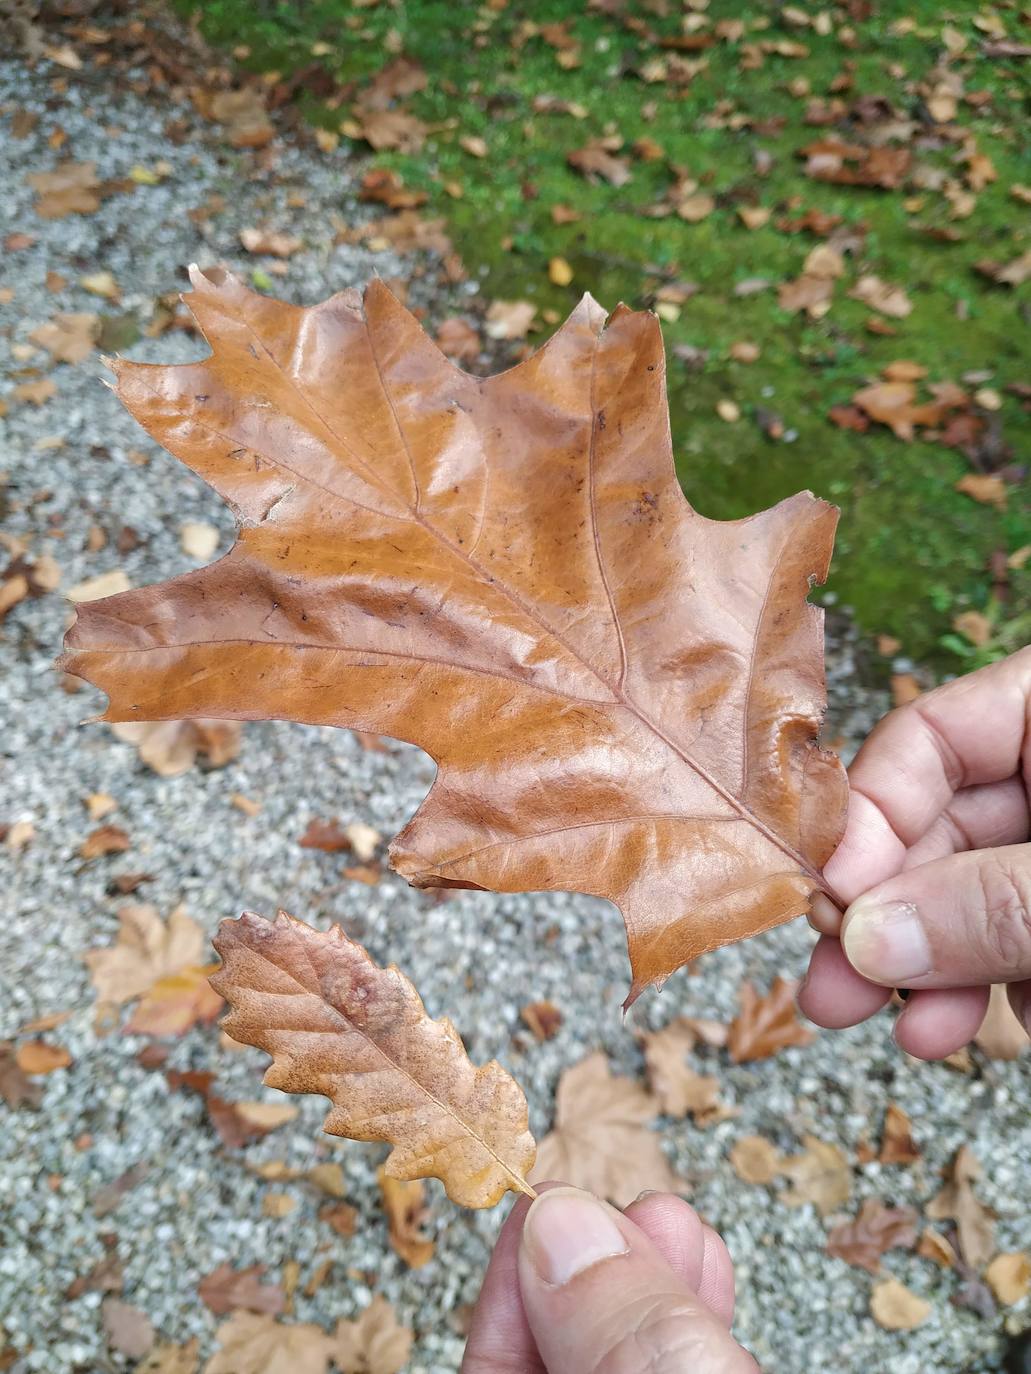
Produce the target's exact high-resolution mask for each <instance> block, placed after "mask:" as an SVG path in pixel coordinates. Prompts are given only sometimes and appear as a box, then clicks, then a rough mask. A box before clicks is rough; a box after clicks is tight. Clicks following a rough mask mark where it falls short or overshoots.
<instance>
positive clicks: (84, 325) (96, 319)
mask: <svg viewBox="0 0 1031 1374" xmlns="http://www.w3.org/2000/svg"><path fill="white" fill-rule="evenodd" d="M99 330H100V316H99V315H91V314H89V313H81V314H74V315H55V316H54V318H53V319H52V320H49V321H48V322H47V323H46V324H41V325H38V326H37V327H36V328H35V329H34V330H33V331H32V332H31V334H30V335H29V338H30V339H31V340H32V342H33V343H35V344H39V346H40V348H45V349H46V351H47V352H48V353H49V354H50V356H51V357H52V358H53V359H54V361H55V362H58V363H81V362H84V361H85V359H86V358H88V357H89V355H90V354H91V353H92V352H93V349H94V347H95V345H96V341H97V334H98V333H99Z"/></svg>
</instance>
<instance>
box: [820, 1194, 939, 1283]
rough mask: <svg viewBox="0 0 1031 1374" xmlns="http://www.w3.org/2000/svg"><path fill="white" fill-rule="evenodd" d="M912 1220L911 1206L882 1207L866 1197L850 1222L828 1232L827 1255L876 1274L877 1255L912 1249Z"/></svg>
mask: <svg viewBox="0 0 1031 1374" xmlns="http://www.w3.org/2000/svg"><path fill="white" fill-rule="evenodd" d="M916 1221H917V1214H916V1209H915V1208H913V1207H886V1206H885V1205H884V1203H883V1202H879V1201H878V1200H877V1199H876V1198H867V1199H866V1201H865V1202H864V1203H863V1205H862V1207H861V1208H860V1209H859V1215H858V1216H857V1217H856V1218H855V1220H854V1221H846V1222H843V1223H842V1224H841V1225H840V1226H835V1227H834V1228H833V1229H832V1230H831V1233H830V1235H829V1236H828V1237H827V1253H828V1255H835V1256H836V1257H837V1258H838V1259H843V1260H845V1261H846V1263H848V1264H855V1265H858V1266H859V1267H860V1268H862V1269H868V1270H869V1271H870V1273H871V1274H879V1273H880V1271H881V1256H882V1255H883V1254H884V1252H885V1251H886V1250H895V1249H902V1250H911V1249H912V1248H913V1246H914V1245H915V1243H916Z"/></svg>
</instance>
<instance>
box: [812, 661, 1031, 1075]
mask: <svg viewBox="0 0 1031 1374" xmlns="http://www.w3.org/2000/svg"><path fill="white" fill-rule="evenodd" d="M849 781H850V784H851V800H850V804H849V817H848V826H847V828H846V830H845V836H844V838H843V839H842V841H841V844H840V845H839V846H838V848H837V850H836V851H835V852H834V854H833V855H832V856H831V858H830V860H829V861H828V863H827V866H826V868H825V869H824V876H825V877H826V879H827V881H828V883H829V884H830V886H831V887H833V888H834V889H835V891H836V892H838V893H839V894H840V895H841V896H842V897H843V898H844V900H845V901H847V902H848V903H850V905H849V907H848V910H847V911H846V912H845V916H844V920H843V921H842V918H841V913H840V912H838V911H837V909H836V908H835V907H833V905H832V904H831V903H830V902H829V901H828V900H827V899H826V898H822V897H821V898H817V899H816V901H815V902H814V906H813V913H812V916H811V917H810V921H811V923H812V924H813V926H814V927H815V928H816V929H817V930H819V931H820V932H821V939H820V940H819V942H818V944H817V945H816V948H815V949H814V950H813V954H812V958H811V959H810V963H809V973H808V975H807V977H806V980H805V983H804V984H803V986H802V989H801V991H800V992H799V998H798V1000H799V1005H800V1006H801V1008H802V1010H803V1011H804V1012H805V1014H806V1015H807V1016H808V1017H809V1018H810V1019H811V1020H813V1021H815V1022H817V1024H818V1025H821V1026H827V1027H831V1028H834V1029H840V1028H841V1027H844V1026H852V1025H855V1024H856V1023H857V1022H859V1021H863V1020H865V1019H866V1018H867V1017H868V1016H871V1015H873V1013H874V1012H875V1011H877V1010H879V1009H880V1008H881V1007H882V1006H884V1004H885V1003H886V1002H887V1001H888V999H889V997H890V996H891V992H890V989H891V988H893V987H903V988H908V989H910V990H911V995H910V997H909V999H908V1001H907V1002H906V1005H905V1008H904V1009H903V1011H902V1012H901V1014H900V1015H899V1017H898V1019H897V1021H896V1023H895V1038H896V1040H897V1041H898V1043H899V1044H900V1045H901V1046H902V1048H903V1049H904V1050H907V1051H908V1052H909V1053H910V1054H913V1055H917V1056H918V1057H919V1058H921V1059H937V1058H940V1057H941V1056H943V1055H947V1054H951V1053H953V1051H955V1050H957V1049H959V1048H960V1046H961V1045H965V1044H966V1043H967V1041H968V1040H970V1039H971V1038H972V1037H973V1036H974V1034H975V1033H976V1032H977V1029H978V1027H979V1025H980V1023H981V1019H982V1017H983V1016H984V1012H985V1008H986V1007H987V1004H988V992H989V986H990V985H991V984H992V983H1008V984H1009V995H1010V1001H1011V1003H1012V1005H1013V1009H1014V1011H1015V1012H1016V1014H1017V1016H1018V1017H1019V1018H1020V1019H1021V1021H1022V1022H1023V1024H1024V1026H1025V1028H1027V1029H1028V1030H1029V1031H1031V844H1028V843H1027V841H1028V839H1029V837H1031V820H1029V807H1031V648H1029V649H1021V650H1020V651H1019V652H1018V653H1016V654H1013V655H1012V656H1011V657H1010V658H1008V659H1004V660H1002V661H1001V662H999V663H993V664H992V665H991V666H990V667H988V668H982V669H980V670H979V671H978V672H975V673H971V674H970V675H969V676H968V677H962V678H959V679H957V680H956V681H955V682H950V683H947V684H946V685H945V686H944V687H939V688H937V689H936V690H935V691H933V692H928V693H927V694H926V695H925V696H922V697H919V698H917V700H916V701H913V702H911V703H910V704H909V705H907V706H902V707H900V708H899V709H898V710H896V711H892V712H891V714H890V715H888V716H886V717H885V718H884V720H882V721H881V722H880V724H879V725H878V726H877V727H876V729H875V730H874V731H873V733H872V734H871V735H870V738H869V739H868V740H867V741H866V743H865V744H864V745H863V747H862V749H861V750H860V751H859V753H858V755H857V756H856V759H855V762H854V763H853V764H852V767H851V768H850V769H849ZM839 936H840V939H839Z"/></svg>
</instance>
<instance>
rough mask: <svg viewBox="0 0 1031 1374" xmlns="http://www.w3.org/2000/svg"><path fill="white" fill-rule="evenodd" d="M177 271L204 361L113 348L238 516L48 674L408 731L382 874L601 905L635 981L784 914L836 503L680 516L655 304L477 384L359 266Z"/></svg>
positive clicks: (593, 315) (84, 626)
mask: <svg viewBox="0 0 1031 1374" xmlns="http://www.w3.org/2000/svg"><path fill="white" fill-rule="evenodd" d="M192 279H193V284H194V291H193V293H192V294H191V295H190V296H189V297H188V301H189V303H190V305H191V308H192V309H193V311H194V314H195V315H196V317H197V320H198V322H199V324H200V325H201V327H202V329H203V330H204V332H205V334H206V336H207V338H208V341H209V343H210V344H211V346H212V348H213V350H214V352H213V354H212V356H211V357H210V358H208V359H207V360H205V361H203V362H199V363H190V364H186V365H177V366H167V367H166V366H155V365H150V366H148V365H143V364H137V363H130V362H127V361H125V360H118V361H116V362H115V363H114V364H113V366H114V369H115V372H116V374H117V377H118V391H119V395H120V396H121V398H122V399H123V401H124V402H125V403H126V405H127V406H128V407H129V409H130V410H131V411H132V413H133V414H134V415H135V416H136V418H137V419H138V420H139V421H140V422H141V423H142V424H143V425H144V427H145V428H146V429H147V430H148V431H149V432H150V433H151V434H152V435H153V436H154V437H155V438H156V439H159V440H161V441H163V442H165V443H167V444H168V446H169V447H170V449H171V450H172V451H174V452H175V453H176V455H177V456H179V457H180V458H181V459H182V460H183V461H185V462H186V463H187V464H188V465H190V466H191V467H193V468H194V469H195V470H196V471H198V472H199V473H201V474H202V475H203V476H205V477H206V478H207V480H208V481H209V482H210V483H211V484H212V485H213V486H214V487H216V489H218V490H219V491H220V492H221V493H222V494H223V495H224V497H225V498H226V499H227V500H228V501H229V502H230V503H231V504H232V506H233V507H234V509H235V510H236V512H237V514H238V515H239V517H240V520H241V521H242V529H241V533H240V536H239V538H238V540H237V543H236V544H235V546H234V547H233V549H232V551H231V552H230V553H229V554H228V555H227V556H226V557H224V558H222V559H221V560H220V561H219V562H217V563H215V564H213V565H212V566H211V567H209V568H205V569H202V570H199V571H197V572H192V573H188V574H186V575H185V576H183V577H180V578H177V579H175V580H173V581H171V582H167V583H164V584H162V585H161V586H159V587H153V588H149V589H142V590H137V591H131V592H126V593H124V594H122V595H121V596H118V597H115V598H111V599H109V600H106V601H101V602H93V603H89V604H87V605H86V606H80V607H79V610H78V620H77V622H76V625H75V626H74V627H73V629H72V630H71V632H70V636H69V640H68V644H69V649H70V653H69V654H68V655H67V657H66V659H65V660H64V665H63V666H64V667H65V668H66V669H67V670H68V671H71V672H74V673H76V674H78V675H79V676H82V677H85V678H87V679H88V680H90V681H92V682H94V683H96V684H97V685H98V686H100V687H102V688H103V689H104V690H105V691H106V692H107V693H108V695H109V698H110V701H109V705H108V709H107V712H106V714H105V717H104V719H107V720H115V721H125V720H139V719H182V718H186V717H196V716H206V717H218V718H223V719H228V718H234V719H263V718H270V717H282V718H289V719H294V720H300V721H307V722H312V723H321V724H335V725H340V726H348V727H350V728H353V729H361V730H365V731H369V732H372V733H376V734H389V735H394V736H395V737H397V738H401V739H405V740H408V741H410V742H412V743H415V744H418V745H419V746H420V747H422V748H423V749H425V750H426V751H427V752H428V753H429V754H431V755H432V756H433V758H434V759H435V760H436V761H437V763H438V772H437V777H436V781H435V782H434V785H433V788H432V790H431V793H430V795H429V797H428V798H427V799H426V801H424V802H423V804H422V807H421V808H420V810H419V812H418V814H417V816H416V817H415V819H414V820H412V821H411V822H410V823H409V824H408V826H407V827H406V828H405V830H404V832H403V833H402V835H401V836H400V837H399V838H398V840H397V841H395V844H394V849H393V854H392V859H393V863H394V865H395V867H396V868H397V870H398V872H400V873H401V874H402V875H403V876H405V877H406V878H408V879H409V881H411V882H412V883H414V884H415V885H416V886H422V887H430V886H451V887H453V886H464V887H479V888H493V889H495V890H501V891H528V890H540V889H542V888H543V889H549V888H550V889H554V888H558V889H564V890H576V891H583V892H589V893H593V894H596V895H598V896H603V897H608V898H609V899H610V900H612V901H614V902H616V903H617V905H618V906H619V907H620V908H621V909H622V912H623V915H624V918H625V920H626V923H627V927H628V931H629V942H630V953H631V962H632V966H633V973H634V980H633V987H632V992H631V998H632V997H633V996H636V995H637V994H638V993H639V992H640V991H641V990H642V989H643V988H644V987H645V986H646V985H648V984H649V983H652V982H660V981H661V980H662V979H663V978H665V977H666V976H668V974H669V973H671V972H672V971H673V970H674V969H676V968H678V967H679V966H680V965H681V964H683V963H685V962H687V961H688V960H690V959H693V958H696V957H697V956H698V955H699V954H701V953H702V952H704V951H705V950H707V949H711V948H714V947H716V946H718V945H722V944H726V943H727V942H729V941H731V940H734V939H739V938H742V937H743V936H745V935H749V934H753V933H755V932H756V931H759V930H764V929H767V928H769V927H771V926H774V925H776V924H778V923H779V922H781V921H784V920H787V919H788V918H790V917H792V916H795V915H798V914H799V913H801V912H803V911H804V910H805V909H806V907H807V904H808V899H809V895H810V894H811V893H812V892H813V891H814V890H816V889H825V888H826V884H825V883H824V880H823V879H822V878H821V876H820V869H821V867H822V865H823V863H824V861H825V860H826V858H827V857H828V855H829V854H830V853H831V852H832V850H833V849H834V847H835V845H836V843H837V841H838V839H839V837H840V834H841V831H842V827H843V823H844V816H845V807H846V797H847V784H846V781H845V776H844V771H843V769H842V768H841V765H840V763H839V761H838V760H837V758H835V757H834V756H832V755H829V754H825V753H823V752H822V751H820V750H819V749H818V748H817V746H816V743H815V740H816V734H817V730H818V728H819V721H820V717H821V714H822V711H823V709H824V688H823V672H822V667H821V641H822V628H821V627H822V612H821V611H819V610H818V609H817V608H815V607H813V606H811V605H809V604H808V603H807V601H806V595H807V592H808V590H809V588H810V586H811V584H812V583H813V582H815V581H821V580H822V579H823V577H824V576H825V573H826V569H827V564H828V561H829V558H830V551H831V543H832V539H833V531H834V526H835V523H836V519H837V512H836V511H835V509H834V508H833V507H831V506H828V505H826V504H825V503H824V502H822V501H818V500H816V499H814V498H813V497H812V496H811V495H809V494H808V493H802V494H800V495H797V496H794V497H791V498H790V499H788V500H787V501H784V502H782V503H781V504H780V505H778V506H776V507H774V508H773V509H772V510H770V511H767V512H765V513H762V514H760V515H756V516H753V517H751V518H749V519H747V520H739V521H729V522H726V523H719V522H714V521H710V520H707V519H705V518H704V517H702V516H700V515H698V514H697V513H696V512H694V511H693V510H692V509H691V508H690V507H689V506H688V505H687V503H686V501H685V500H684V497H683V495H682V493H681V491H680V488H679V486H678V484H677V481H676V477H675V474H674V469H673V462H672V452H671V443H670V435H669V425H668V418H667V409H666V404H665V397H664V367H663V355H662V339H661V333H660V328H659V323H658V321H657V320H656V318H655V317H654V316H652V315H649V314H646V313H633V312H631V311H629V310H626V309H625V308H623V307H620V308H619V309H617V310H616V311H615V313H614V314H613V315H612V316H611V318H609V319H608V320H606V317H605V314H604V312H603V311H602V310H601V308H600V307H599V306H598V305H597V303H596V302H594V301H592V300H591V299H590V297H585V298H584V299H583V301H582V302H581V303H580V305H579V306H578V307H577V308H576V309H575V310H574V312H573V314H572V315H571V316H570V318H569V319H568V320H567V322H566V323H565V325H564V326H563V327H562V328H561V329H560V330H559V331H558V332H557V333H556V334H555V336H554V337H553V338H552V339H551V340H550V342H549V343H548V344H547V345H546V346H545V347H544V348H542V349H540V350H539V351H538V352H537V353H535V354H533V355H532V356H531V357H529V358H528V359H526V360H525V361H524V362H522V363H520V364H519V365H518V366H517V367H514V368H511V369H510V370H509V371H507V372H504V373H501V374H500V375H498V376H496V377H491V378H486V379H484V378H478V377H472V376H469V375H467V374H465V373H462V372H460V371H458V370H457V369H456V368H454V366H453V365H452V364H450V363H449V362H447V360H446V359H445V358H444V357H443V355H442V354H441V352H440V351H439V349H438V348H437V347H436V345H435V344H433V343H432V341H431V340H430V339H429V338H428V337H427V336H426V335H425V334H424V333H423V332H422V330H421V329H420V327H419V325H418V323H417V322H416V320H415V319H414V317H413V316H412V315H411V314H409V313H408V312H407V311H406V310H405V309H403V307H402V306H401V305H399V303H398V302H397V301H396V300H395V299H394V297H393V296H392V295H391V294H390V292H389V291H388V289H387V288H386V287H385V286H384V285H383V284H382V283H380V282H373V283H372V284H371V285H370V286H369V287H368V288H367V289H366V291H365V293H364V295H362V294H360V293H359V292H357V291H349V292H344V293H343V294H341V295H339V296H335V297H333V298H332V299H330V300H329V301H327V302H326V303H324V304H323V305H320V306H316V307H313V308H310V309H301V308H298V307H296V306H291V305H285V304H282V303H280V302H277V301H273V300H270V299H268V298H266V297H264V296H261V295H258V294H256V293H253V292H251V291H249V290H247V289H246V288H245V287H244V286H243V285H242V283H240V282H239V281H237V280H236V279H235V278H233V277H232V276H230V275H229V274H228V273H226V272H224V271H221V270H212V272H211V273H210V274H209V275H205V274H203V273H201V272H199V271H197V270H194V271H193V273H192ZM488 332H489V327H488ZM699 485H701V484H700V483H699Z"/></svg>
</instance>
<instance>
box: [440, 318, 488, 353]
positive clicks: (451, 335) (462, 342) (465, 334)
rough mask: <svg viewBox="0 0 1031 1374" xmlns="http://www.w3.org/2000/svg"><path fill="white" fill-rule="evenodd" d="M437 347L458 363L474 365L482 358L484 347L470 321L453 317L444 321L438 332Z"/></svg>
mask: <svg viewBox="0 0 1031 1374" xmlns="http://www.w3.org/2000/svg"><path fill="white" fill-rule="evenodd" d="M437 347H438V348H439V349H440V351H441V352H442V353H444V354H445V355H446V356H447V357H449V358H454V360H455V362H457V363H473V362H475V361H476V359H477V358H478V357H479V356H480V353H481V351H482V348H483V345H482V344H481V343H480V336H479V334H477V332H476V330H475V329H474V328H473V327H472V325H471V324H470V323H469V321H468V320H463V319H462V317H461V316H460V315H452V316H451V318H450V319H447V320H443V321H442V322H441V325H440V328H439V329H438V330H437Z"/></svg>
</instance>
